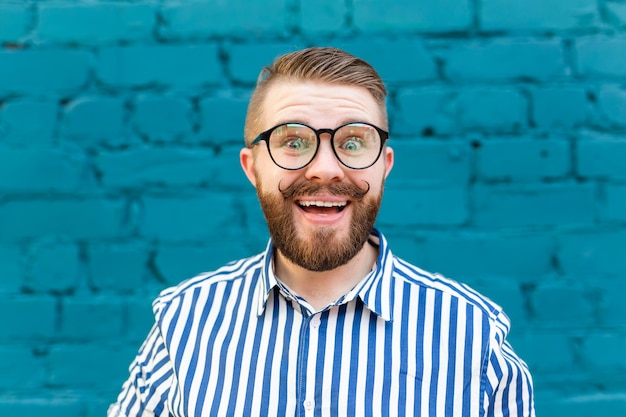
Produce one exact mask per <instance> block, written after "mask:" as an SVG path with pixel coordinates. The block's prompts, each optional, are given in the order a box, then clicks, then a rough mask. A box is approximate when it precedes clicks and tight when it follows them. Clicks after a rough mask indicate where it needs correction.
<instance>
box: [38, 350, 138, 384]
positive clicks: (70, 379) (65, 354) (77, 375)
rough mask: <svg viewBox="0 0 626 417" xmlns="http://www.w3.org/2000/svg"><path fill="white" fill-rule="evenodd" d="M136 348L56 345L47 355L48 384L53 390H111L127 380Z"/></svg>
mask: <svg viewBox="0 0 626 417" xmlns="http://www.w3.org/2000/svg"><path fill="white" fill-rule="evenodd" d="M135 354H136V348H123V347H119V346H109V345H102V344H100V345H81V344H76V345H66V344H55V345H53V346H52V347H51V348H50V353H49V354H48V364H47V365H48V369H49V380H48V383H49V384H50V385H51V386H54V387H59V388H60V387H75V386H79V387H81V388H83V389H94V390H103V389H107V390H110V389H111V385H112V384H116V385H118V386H119V384H120V382H119V381H124V380H125V379H126V378H127V377H128V371H127V369H128V364H129V363H130V362H131V360H132V359H133V357H134V355H135Z"/></svg>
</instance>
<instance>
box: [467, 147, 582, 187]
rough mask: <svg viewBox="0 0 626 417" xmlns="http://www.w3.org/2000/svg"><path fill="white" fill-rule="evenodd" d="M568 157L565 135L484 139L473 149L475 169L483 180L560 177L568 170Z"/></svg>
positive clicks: (567, 173) (569, 165)
mask: <svg viewBox="0 0 626 417" xmlns="http://www.w3.org/2000/svg"><path fill="white" fill-rule="evenodd" d="M570 160H571V152H570V143H569V141H568V140H565V139H541V140H540V139H488V140H484V141H482V142H480V148H479V149H478V150H477V151H476V171H477V176H478V178H479V179H481V180H486V181H490V180H513V181H529V180H530V181H532V180H538V179H545V178H563V177H566V176H567V175H569V173H570V172H571V163H570Z"/></svg>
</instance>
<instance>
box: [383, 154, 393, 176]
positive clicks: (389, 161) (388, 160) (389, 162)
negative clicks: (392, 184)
mask: <svg viewBox="0 0 626 417" xmlns="http://www.w3.org/2000/svg"><path fill="white" fill-rule="evenodd" d="M383 152H384V153H385V155H384V158H385V179H387V176H388V175H389V173H390V172H391V168H393V149H392V148H390V147H389V146H385V149H384V150H383Z"/></svg>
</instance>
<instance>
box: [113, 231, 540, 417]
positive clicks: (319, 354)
mask: <svg viewBox="0 0 626 417" xmlns="http://www.w3.org/2000/svg"><path fill="white" fill-rule="evenodd" d="M375 233H376V234H378V236H379V238H380V254H379V258H378V262H377V265H376V268H375V269H374V270H373V271H372V273H371V274H370V275H369V276H368V277H366V278H365V279H364V280H363V281H362V282H361V284H360V285H359V286H357V287H356V288H355V289H354V290H353V291H351V292H350V293H349V294H347V295H346V296H345V297H342V299H340V300H339V301H338V302H337V303H335V304H333V305H332V306H329V307H327V308H326V309H324V310H322V311H319V312H315V311H312V310H311V308H310V306H308V304H307V303H306V302H305V301H304V300H301V299H299V298H298V297H296V296H294V295H293V294H291V293H290V292H289V290H288V289H287V288H286V287H284V286H283V285H282V284H280V283H279V282H278V280H277V279H276V277H275V276H274V275H273V273H272V257H271V254H272V252H273V247H272V245H271V242H270V244H269V245H268V248H267V250H266V252H264V253H262V254H260V255H257V256H255V257H251V258H248V259H243V260H240V261H238V262H234V263H231V264H229V265H226V266H224V267H223V268H221V269H219V270H217V271H215V272H212V273H207V274H203V275H200V276H197V277H195V278H193V279H191V280H188V281H186V282H183V283H182V284H180V285H178V286H176V287H173V288H170V289H167V290H165V291H164V292H163V293H162V294H161V295H160V297H159V298H158V299H157V300H156V301H155V303H154V311H155V317H156V323H155V325H154V327H153V329H152V330H151V332H150V334H149V335H148V337H147V339H146V341H145V342H144V344H143V345H142V347H141V349H140V351H139V354H138V355H137V357H136V359H135V361H134V362H133V364H132V365H131V367H130V378H129V379H128V380H127V381H126V383H125V384H124V386H123V389H122V392H121V393H120V395H119V397H118V401H117V403H115V404H113V405H112V406H111V407H110V409H109V417H117V416H128V417H133V416H154V415H157V416H188V417H192V416H193V417H200V416H202V417H209V416H307V417H308V416H311V417H313V416H359V417H361V416H363V417H368V416H437V417H442V416H455V417H458V416H462V417H470V416H534V415H535V413H534V404H533V394H532V380H531V376H530V374H529V371H528V369H527V367H526V365H525V364H524V362H523V361H522V360H520V359H519V358H518V357H517V355H516V354H515V353H514V352H513V350H512V349H511V347H510V345H509V344H508V342H506V340H505V339H506V335H507V333H508V331H509V321H508V318H507V317H506V316H505V315H504V313H503V312H502V311H501V309H500V308H499V307H498V306H497V305H495V304H493V303H492V302H491V301H489V300H488V299H486V298H484V297H482V296H481V295H480V294H478V293H476V292H475V291H473V290H471V289H470V288H468V287H466V286H464V285H462V284H459V283H456V282H454V281H451V280H448V279H446V278H444V277H442V276H439V275H433V274H429V273H427V272H425V271H422V270H420V269H419V268H417V267H415V266H412V265H410V264H408V263H406V262H404V261H403V260H401V259H399V258H396V257H394V256H393V255H392V254H391V251H390V250H389V248H388V247H387V242H386V240H385V239H384V237H383V236H382V235H380V234H379V233H378V232H377V231H375Z"/></svg>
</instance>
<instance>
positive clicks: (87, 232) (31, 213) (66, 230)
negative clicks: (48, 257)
mask: <svg viewBox="0 0 626 417" xmlns="http://www.w3.org/2000/svg"><path fill="white" fill-rule="evenodd" d="M123 208H124V206H123V204H122V202H121V201H116V200H107V199H95V198H93V199H85V200H64V199H60V198H59V199H56V200H54V201H48V200H30V201H11V202H7V203H4V204H0V231H1V232H0V241H5V242H6V241H9V242H11V241H16V240H22V239H32V238H36V237H41V236H66V237H70V238H75V239H102V238H113V237H119V236H120V235H121V234H122V230H121V228H122V224H123V223H122V220H123V214H124V211H123Z"/></svg>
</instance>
